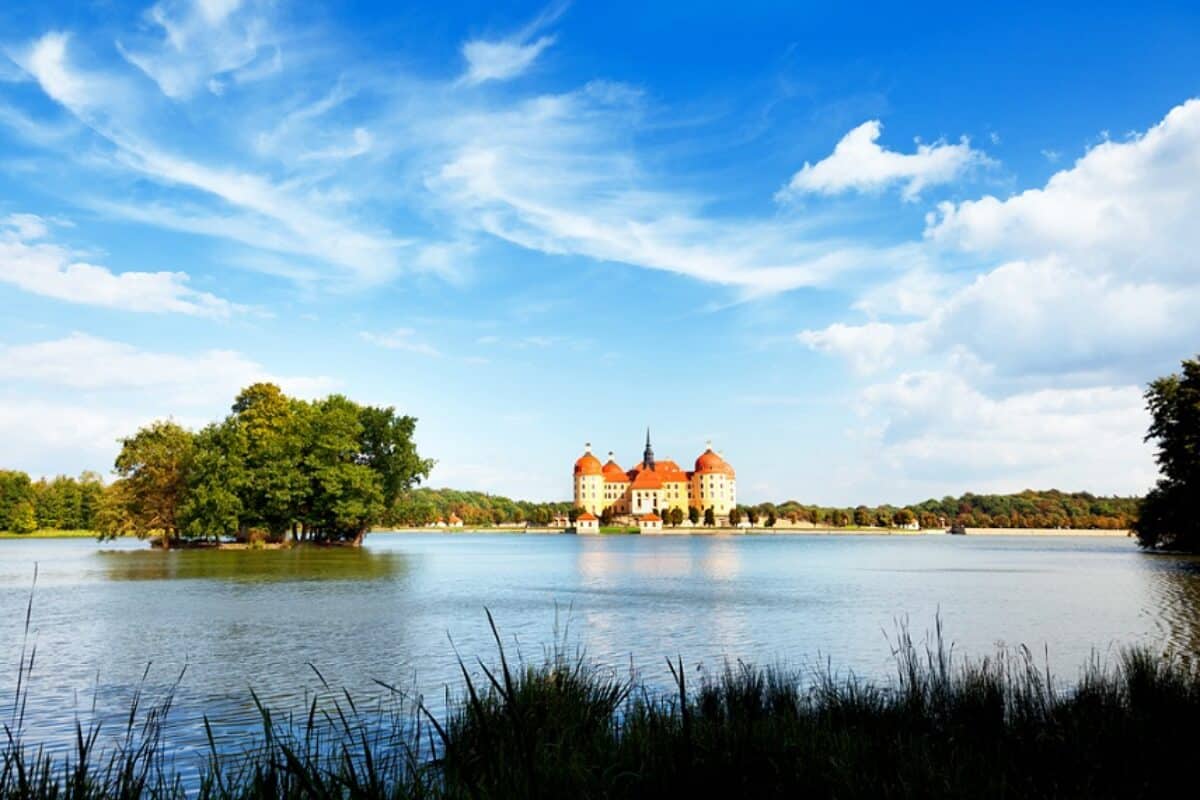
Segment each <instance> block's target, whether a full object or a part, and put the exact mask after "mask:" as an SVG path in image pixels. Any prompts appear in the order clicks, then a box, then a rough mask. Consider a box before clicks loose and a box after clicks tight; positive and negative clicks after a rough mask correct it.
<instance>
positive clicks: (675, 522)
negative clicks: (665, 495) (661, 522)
mask: <svg viewBox="0 0 1200 800" xmlns="http://www.w3.org/2000/svg"><path fill="white" fill-rule="evenodd" d="M682 524H683V509H682V508H680V507H679V506H675V508H672V509H671V527H673V528H678V527H679V526H680V525H682Z"/></svg>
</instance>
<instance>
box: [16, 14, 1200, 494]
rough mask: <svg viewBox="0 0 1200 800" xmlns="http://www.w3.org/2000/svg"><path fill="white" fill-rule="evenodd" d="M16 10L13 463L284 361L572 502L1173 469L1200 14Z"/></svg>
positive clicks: (503, 481) (910, 490)
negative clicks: (603, 489) (649, 493)
mask: <svg viewBox="0 0 1200 800" xmlns="http://www.w3.org/2000/svg"><path fill="white" fill-rule="evenodd" d="M646 5H647V4H642V3H638V4H633V3H615V2H608V3H586V2H576V3H571V4H567V3H562V4H550V5H547V4H540V3H521V4H508V5H506V6H504V7H500V6H498V5H496V4H492V3H442V4H436V5H435V4H427V5H423V6H411V7H396V6H394V5H393V4H375V3H354V4H329V5H322V4H318V3H303V4H301V3H294V2H286V1H285V0H278V1H277V2H266V3H259V2H251V1H250V0H244V1H241V2H239V0H196V1H195V2H189V1H187V0H179V1H178V2H160V3H157V4H154V5H148V4H146V3H134V4H123V3H116V2H92V3H84V2H80V3H53V2H48V3H42V4H36V5H35V4H29V7H20V4H7V5H5V6H4V8H3V9H0V54H2V55H0V455H2V458H0V461H2V462H3V464H4V465H5V466H9V467H15V468H21V469H25V470H28V471H30V472H32V473H35V474H54V473H58V472H66V473H76V472H79V471H80V470H82V469H86V468H94V469H101V470H105V471H106V470H107V469H108V468H109V467H110V465H111V461H112V458H113V456H114V454H115V450H116V444H115V440H116V438H117V437H118V436H119V435H122V434H123V433H127V432H130V431H131V430H133V429H134V428H135V427H136V426H137V425H139V424H142V423H144V422H147V421H149V420H151V419H154V418H156V417H161V416H167V415H171V416H174V417H175V418H176V419H178V420H180V421H182V422H185V423H187V424H189V425H200V424H203V423H204V422H205V421H208V420H210V419H215V418H217V417H219V416H221V415H222V414H223V413H224V412H225V409H226V408H227V406H228V404H229V401H230V400H231V398H232V396H233V394H234V393H235V392H236V391H237V389H238V388H239V387H240V386H242V385H244V384H246V383H249V382H251V381H253V380H258V379H271V380H275V381H278V382H280V383H281V384H282V385H283V386H284V387H285V388H286V389H287V390H289V391H291V392H294V393H296V394H299V395H302V396H317V395H320V394H324V393H328V392H333V391H337V392H343V393H345V394H348V395H349V396H351V397H354V398H356V399H359V400H362V401H366V402H372V403H380V404H389V405H395V406H396V407H398V408H399V409H401V410H403V411H404V412H406V413H411V414H414V415H416V416H418V417H419V418H420V423H419V425H418V433H419V443H420V445H421V448H422V450H423V451H425V452H426V453H427V454H428V455H430V456H432V457H434V458H436V459H437V460H438V466H437V468H436V470H435V472H434V474H433V476H432V480H431V483H432V484H433V485H437V486H446V485H448V486H455V487H460V488H474V489H482V490H486V491H492V492H499V493H505V494H509V495H513V496H517V497H526V498H530V499H551V498H562V497H565V496H567V495H568V494H569V491H570V485H569V474H568V470H569V467H570V464H571V462H572V461H573V459H574V458H575V457H576V456H577V455H578V453H579V451H580V449H581V446H582V444H583V442H584V441H591V442H592V443H593V445H594V449H596V450H597V451H598V452H600V453H604V452H606V451H608V450H610V449H611V450H615V451H616V453H617V457H618V460H620V461H622V462H631V461H633V460H634V459H635V458H636V457H637V456H638V454H639V452H640V445H641V436H642V432H643V431H644V428H645V427H646V426H647V425H649V426H650V427H651V428H652V429H653V431H654V436H655V449H656V452H658V453H659V455H660V456H664V457H672V458H675V459H676V460H678V461H680V462H681V463H689V462H691V461H692V460H693V459H694V458H695V456H696V455H698V454H699V452H700V451H701V450H702V449H703V447H704V442H705V441H706V440H708V439H711V440H713V441H714V443H715V445H716V446H717V448H718V449H720V450H722V451H723V452H724V453H725V455H726V457H727V458H728V459H729V460H730V461H731V462H732V463H733V464H734V466H735V467H736V468H737V470H738V475H739V488H740V495H741V498H742V499H743V500H746V501H751V502H755V501H760V500H767V499H771V500H784V499H788V498H795V499H800V500H803V501H806V502H820V503H827V504H834V503H846V504H848V503H857V502H885V501H888V502H896V503H903V502H912V501H917V500H920V499H923V498H925V497H928V496H941V495H944V494H957V493H959V492H963V491H968V490H973V491H1011V490H1019V489H1022V488H1026V487H1033V488H1049V487H1058V488H1062V489H1072V490H1075V489H1087V490H1091V491H1095V492H1099V493H1113V492H1121V493H1126V492H1141V491H1144V490H1145V489H1146V488H1147V487H1148V486H1149V485H1150V484H1151V483H1152V482H1153V479H1154V472H1155V470H1154V465H1153V462H1152V459H1151V457H1150V450H1149V448H1148V446H1147V445H1146V444H1144V443H1143V442H1142V436H1143V434H1144V431H1145V426H1146V421H1147V420H1146V415H1145V411H1144V409H1143V402H1142V399H1141V390H1142V387H1143V386H1144V384H1145V383H1146V381H1148V380H1149V379H1151V378H1153V377H1154V376H1156V375H1159V374H1162V373H1164V372H1167V371H1170V370H1172V369H1173V368H1174V367H1175V366H1176V365H1177V363H1178V361H1179V360H1180V359H1181V358H1184V357H1188V356H1191V355H1195V353H1196V351H1197V349H1198V347H1200V345H1198V344H1197V342H1200V315H1197V314H1196V313H1195V309H1196V308H1197V307H1198V304H1200V264H1198V262H1197V259H1196V255H1195V254H1196V253H1197V252H1200V226H1198V225H1196V222H1195V221H1196V219H1198V218H1200V100H1195V99H1193V98H1196V97H1198V96H1200V61H1198V59H1197V57H1196V54H1197V53H1200V12H1198V11H1197V9H1196V8H1195V7H1194V6H1192V5H1190V4H1179V5H1176V6H1170V5H1161V6H1154V7H1149V8H1147V7H1142V6H1139V7H1136V8H1134V7H1133V6H1132V4H1125V5H1124V6H1122V5H1113V6H1107V5H1105V4H1097V3H1091V4H1088V5H1087V6H1086V8H1084V9H1082V10H1080V9H1070V8H1061V9H1047V8H1045V7H1044V6H1043V5H1041V4H1039V5H1036V6H1035V5H1029V6H1028V7H1021V6H1019V5H1017V4H1006V5H1004V6H1003V13H1000V11H989V10H986V9H984V10H981V11H978V12H974V11H967V10H964V9H963V8H962V6H961V4H957V5H950V4H947V5H944V6H938V5H931V4H926V5H922V6H921V7H920V8H919V9H918V8H916V7H914V6H912V5H911V4H907V5H897V6H896V7H894V8H891V9H870V8H852V9H847V10H841V9H836V8H830V7H829V6H830V4H811V5H805V4H780V3H756V2H743V3H739V4H737V6H736V13H735V14H734V13H731V11H730V7H729V5H728V4H716V3H690V4H687V5H686V6H672V5H670V4H665V3H660V4H649V5H650V6H651V7H650V8H647V7H646Z"/></svg>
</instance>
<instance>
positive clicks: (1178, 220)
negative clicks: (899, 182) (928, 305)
mask: <svg viewBox="0 0 1200 800" xmlns="http://www.w3.org/2000/svg"><path fill="white" fill-rule="evenodd" d="M1198 211H1200V99H1193V100H1188V101H1187V102H1185V103H1183V104H1181V105H1179V106H1177V107H1175V108H1173V109H1171V111H1170V112H1169V113H1168V114H1167V115H1166V117H1165V118H1164V119H1163V120H1162V121H1161V122H1159V123H1158V124H1157V125H1155V126H1154V127H1152V128H1150V129H1149V130H1148V131H1146V132H1145V133H1144V134H1142V135H1140V136H1134V137H1133V138H1131V139H1129V140H1128V141H1123V142H1115V141H1104V142H1102V143H1100V144H1098V145H1097V146H1095V147H1093V148H1092V149H1090V150H1089V151H1088V152H1087V153H1086V154H1084V155H1083V156H1082V157H1081V158H1080V159H1079V160H1078V161H1076V162H1075V164H1074V165H1072V166H1071V167H1070V168H1069V169H1064V170H1062V171H1060V172H1058V173H1056V174H1055V175H1054V176H1052V177H1051V178H1050V180H1049V181H1048V182H1047V183H1046V185H1045V186H1044V187H1042V188H1040V189H1029V190H1028V191H1025V192H1022V193H1020V194H1018V195H1015V196H1013V197H1009V198H1006V199H1000V198H997V197H994V196H988V197H984V198H982V199H979V200H972V201H968V202H964V203H959V204H952V203H943V204H941V205H940V206H939V210H938V214H937V215H934V216H931V219H930V224H929V227H928V229H927V230H926V236H927V237H928V238H929V239H930V240H931V241H933V242H935V243H937V244H939V245H942V246H945V247H949V248H954V249H958V250H963V251H967V252H972V253H984V254H987V253H998V254H1001V255H1015V256H1018V257H1030V258H1040V257H1044V256H1046V255H1049V254H1056V255H1059V256H1061V257H1064V258H1069V259H1071V260H1072V262H1073V266H1074V267H1075V268H1076V269H1078V270H1080V271H1081V272H1082V271H1086V272H1093V273H1114V274H1115V273H1121V274H1124V275H1126V276H1128V277H1132V276H1135V275H1136V276H1138V277H1141V278H1148V277H1154V278H1158V279H1162V280H1167V281H1169V282H1184V283H1192V282H1194V281H1195V280H1196V278H1197V271H1196V262H1195V254H1196V252H1197V251H1198V250H1200V226H1197V225H1196V215H1197V213H1198Z"/></svg>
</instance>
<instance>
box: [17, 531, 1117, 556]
mask: <svg viewBox="0 0 1200 800" xmlns="http://www.w3.org/2000/svg"><path fill="white" fill-rule="evenodd" d="M966 530H967V533H966V535H967V536H1029V537H1060V538H1079V537H1097V536H1098V537H1105V538H1115V537H1123V538H1130V537H1132V536H1133V533H1132V532H1131V531H1128V530H1103V529H1099V528H1096V529H1090V528H967V529H966ZM371 533H372V534H387V533H419V534H429V535H458V534H464V533H472V534H519V535H524V536H530V535H532V536H553V535H567V536H585V537H601V536H648V537H655V536H895V537H922V536H949V535H950V534H949V533H947V532H946V531H944V530H941V529H936V530H935V529H930V530H920V531H909V530H889V529H887V528H678V529H672V528H665V529H663V531H662V532H661V533H638V532H636V531H630V532H628V533H568V531H566V530H564V529H562V528H515V527H480V528H468V527H462V528H386V529H380V530H375V531H371ZM369 536H370V534H368V538H369ZM97 538H99V534H98V533H97V532H96V531H81V530H72V531H56V530H38V531H34V532H33V533H11V532H8V531H0V541H5V540H14V541H20V540H32V539H97ZM132 538H133V537H124V536H122V537H118V539H116V540H113V541H119V540H123V539H132ZM145 541H146V543H147V545H148V546H153V545H152V544H151V542H150V540H149V539H147V540H145ZM171 549H213V550H218V549H219V550H253V549H266V550H280V549H288V548H286V547H281V546H280V545H279V544H268V545H263V546H260V547H259V548H255V547H251V546H249V545H246V544H242V543H232V542H229V543H224V544H222V545H219V546H217V545H178V546H175V547H172V548H171Z"/></svg>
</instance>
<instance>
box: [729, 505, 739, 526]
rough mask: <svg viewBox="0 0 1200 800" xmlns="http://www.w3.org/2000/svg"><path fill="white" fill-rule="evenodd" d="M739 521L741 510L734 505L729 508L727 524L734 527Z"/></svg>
mask: <svg viewBox="0 0 1200 800" xmlns="http://www.w3.org/2000/svg"><path fill="white" fill-rule="evenodd" d="M741 521H742V510H741V509H740V508H738V507H737V506H734V507H733V508H731V509H729V524H730V525H732V526H733V527H735V528H736V527H737V526H738V523H740V522H741Z"/></svg>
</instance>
